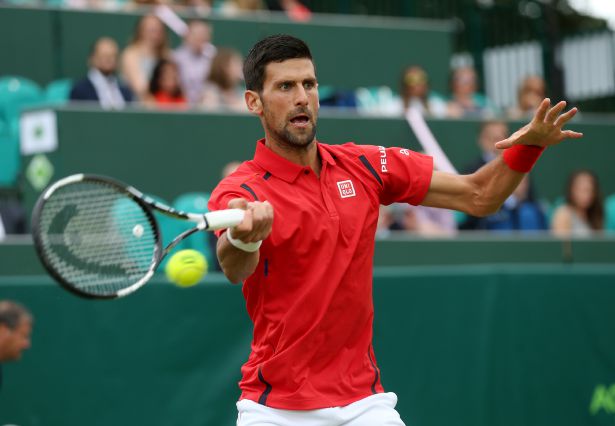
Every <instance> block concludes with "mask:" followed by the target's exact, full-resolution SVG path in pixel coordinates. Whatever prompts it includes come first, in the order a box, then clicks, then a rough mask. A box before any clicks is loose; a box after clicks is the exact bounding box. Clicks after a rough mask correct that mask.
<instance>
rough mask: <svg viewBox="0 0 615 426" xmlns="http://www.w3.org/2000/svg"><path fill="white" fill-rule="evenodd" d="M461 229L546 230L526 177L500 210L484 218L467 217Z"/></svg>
mask: <svg viewBox="0 0 615 426" xmlns="http://www.w3.org/2000/svg"><path fill="white" fill-rule="evenodd" d="M463 229H473V230H488V231H541V230H546V229H548V226H547V219H546V215H545V213H544V211H543V209H542V207H541V206H540V204H539V203H538V202H537V201H536V200H535V198H534V194H533V191H532V190H531V187H530V179H529V175H526V176H525V177H524V178H523V180H522V181H521V183H519V186H517V188H516V189H515V191H514V192H513V193H512V195H511V196H510V197H508V198H507V199H506V201H505V202H504V204H503V205H502V207H501V208H500V210H498V211H497V212H496V213H494V214H492V215H489V216H486V217H473V216H468V218H467V220H466V222H465V223H464V228H463Z"/></svg>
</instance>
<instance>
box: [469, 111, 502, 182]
mask: <svg viewBox="0 0 615 426" xmlns="http://www.w3.org/2000/svg"><path fill="white" fill-rule="evenodd" d="M508 135H509V133H508V125H507V124H506V123H505V122H504V121H501V120H486V121H484V122H483V123H482V124H481V128H480V132H479V134H478V147H479V149H480V155H479V156H478V157H477V158H476V159H475V160H474V161H473V162H472V163H471V164H470V165H468V167H466V168H465V169H464V173H474V172H475V171H476V170H478V169H480V168H481V167H482V166H484V165H485V164H487V163H488V162H489V161H491V160H493V159H494V158H496V157H497V156H498V155H500V150H498V149H496V148H495V143H496V142H498V141H501V140H504V139H506V138H507V137H508Z"/></svg>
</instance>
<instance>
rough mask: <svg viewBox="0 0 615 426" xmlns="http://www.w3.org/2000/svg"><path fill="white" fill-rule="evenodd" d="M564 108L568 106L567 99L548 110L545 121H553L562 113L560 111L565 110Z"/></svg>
mask: <svg viewBox="0 0 615 426" xmlns="http://www.w3.org/2000/svg"><path fill="white" fill-rule="evenodd" d="M564 108H566V101H560V102H558V103H557V104H556V105H555V106H554V107H553V108H551V109H550V110H549V112H547V115H546V117H545V122H547V123H553V122H554V121H555V119H556V118H557V116H558V115H560V113H561V112H562V111H563V110H564Z"/></svg>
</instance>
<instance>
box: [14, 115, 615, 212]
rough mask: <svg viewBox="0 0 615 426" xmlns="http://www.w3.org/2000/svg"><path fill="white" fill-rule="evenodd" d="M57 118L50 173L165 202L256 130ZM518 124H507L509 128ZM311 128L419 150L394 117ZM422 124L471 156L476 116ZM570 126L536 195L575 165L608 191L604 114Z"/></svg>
mask: <svg viewBox="0 0 615 426" xmlns="http://www.w3.org/2000/svg"><path fill="white" fill-rule="evenodd" d="M57 123H58V139H59V149H58V150H57V151H55V152H52V153H50V154H48V155H47V157H48V158H49V160H50V162H51V163H52V164H53V166H54V175H53V178H54V179H58V178H60V177H63V176H66V175H68V174H71V173H80V172H87V173H99V174H104V175H109V176H114V177H116V178H118V179H121V180H124V181H126V182H128V183H130V184H132V185H134V186H136V187H137V188H139V189H141V190H142V191H144V192H148V193H152V194H156V195H158V196H161V197H163V198H166V199H167V200H169V201H171V200H173V199H174V198H175V197H177V196H178V195H179V194H181V193H184V192H190V191H210V190H211V189H212V188H213V187H214V186H215V185H216V184H217V182H218V181H219V179H220V172H221V169H222V167H223V165H224V164H226V163H227V162H229V161H231V160H246V159H250V158H251V157H252V155H253V153H254V147H255V145H254V143H255V141H256V140H257V139H259V138H260V137H262V135H263V132H262V128H261V126H260V123H259V121H258V120H257V119H256V118H254V117H252V116H249V115H228V114H205V113H198V112H187V113H172V112H152V111H143V110H133V111H123V112H107V111H100V110H98V109H91V110H87V109H85V110H84V109H81V108H74V107H64V108H59V109H57ZM521 124H522V123H511V130H514V129H516V128H518V127H519V126H521ZM318 126H319V127H318V135H317V136H318V138H319V139H320V140H322V141H324V142H327V143H332V144H339V143H344V142H347V141H355V142H356V143H358V144H373V145H384V146H403V147H410V148H412V149H420V146H419V144H418V142H417V141H416V138H415V137H414V135H413V133H412V132H411V131H410V128H409V127H408V124H407V123H406V122H405V120H403V119H402V118H374V117H364V116H360V115H355V114H340V113H336V114H334V113H326V112H323V113H322V114H321V118H320V119H319V123H318ZM429 126H430V127H431V128H432V130H433V133H434V134H435V136H436V138H437V139H438V141H439V142H440V144H441V145H442V148H443V149H444V151H445V152H446V153H447V154H448V156H449V157H450V159H451V161H452V162H453V164H454V165H455V166H456V167H457V168H458V169H463V168H464V167H466V166H467V165H468V163H471V162H473V161H474V160H475V158H476V157H477V156H478V155H479V151H478V147H477V144H476V137H477V133H478V129H479V126H480V123H479V122H478V121H472V120H468V121H457V120H431V121H429ZM571 127H573V128H575V129H577V130H579V131H582V132H584V133H585V137H584V138H583V139H582V140H580V141H567V142H565V143H563V144H561V145H558V146H557V147H554V148H550V149H549V150H547V152H546V153H545V154H544V155H543V156H542V158H541V159H540V161H539V163H538V165H537V166H536V168H535V169H534V171H533V172H532V177H533V181H534V184H535V186H536V189H537V195H538V197H539V198H546V199H549V200H551V201H553V200H555V199H556V198H557V197H560V196H562V195H563V194H564V189H565V185H566V179H567V176H568V175H569V174H570V172H571V171H573V170H575V169H577V168H588V169H591V170H594V171H596V173H597V174H598V177H599V179H600V181H601V184H602V189H603V192H604V194H605V195H607V194H612V193H615V168H614V167H613V166H612V157H613V156H614V155H615V146H614V145H613V143H612V140H613V138H614V137H615V125H614V124H613V122H612V121H609V120H607V119H605V120H602V121H593V120H591V119H586V120H583V121H580V120H579V121H576V122H574V123H573V124H572V125H571ZM39 163H40V162H39ZM31 164H32V158H31V157H27V158H25V159H23V170H24V175H25V176H29V174H28V169H29V167H31ZM25 189H26V190H27V193H28V197H29V205H30V206H31V205H32V202H33V200H34V198H35V197H36V196H38V193H39V191H37V190H34V189H33V188H32V186H31V184H30V183H29V181H28V180H27V179H26V184H25Z"/></svg>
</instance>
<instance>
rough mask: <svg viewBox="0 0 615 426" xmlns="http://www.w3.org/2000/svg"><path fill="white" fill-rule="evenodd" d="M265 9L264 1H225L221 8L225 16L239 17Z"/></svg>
mask: <svg viewBox="0 0 615 426" xmlns="http://www.w3.org/2000/svg"><path fill="white" fill-rule="evenodd" d="M264 9H266V7H265V4H264V3H263V1H262V0H224V1H223V2H222V3H221V4H220V6H219V10H220V13H221V14H223V15H225V16H237V15H241V14H244V13H250V12H256V11H260V10H264Z"/></svg>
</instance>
